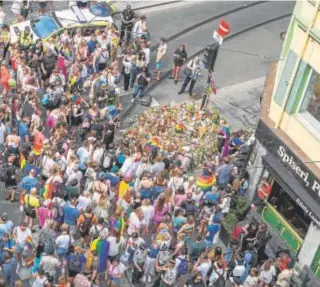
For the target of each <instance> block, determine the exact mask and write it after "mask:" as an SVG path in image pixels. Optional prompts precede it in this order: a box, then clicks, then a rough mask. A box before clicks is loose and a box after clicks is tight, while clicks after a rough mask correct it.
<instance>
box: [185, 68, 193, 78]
mask: <svg viewBox="0 0 320 287" xmlns="http://www.w3.org/2000/svg"><path fill="white" fill-rule="evenodd" d="M191 72H192V71H191V70H190V69H189V68H188V67H186V68H184V70H183V74H184V75H185V76H186V77H190V76H191Z"/></svg>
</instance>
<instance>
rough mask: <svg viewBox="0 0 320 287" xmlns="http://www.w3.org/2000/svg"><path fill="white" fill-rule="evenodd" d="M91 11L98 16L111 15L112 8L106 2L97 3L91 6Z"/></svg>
mask: <svg viewBox="0 0 320 287" xmlns="http://www.w3.org/2000/svg"><path fill="white" fill-rule="evenodd" d="M89 11H90V12H91V13H92V14H93V15H95V16H98V17H109V16H110V15H111V14H112V10H111V8H110V6H109V5H107V4H106V3H96V4H92V5H90V6H89Z"/></svg>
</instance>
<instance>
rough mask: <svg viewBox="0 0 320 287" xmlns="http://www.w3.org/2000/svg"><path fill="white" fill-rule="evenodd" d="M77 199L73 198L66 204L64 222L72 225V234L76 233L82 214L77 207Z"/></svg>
mask: <svg viewBox="0 0 320 287" xmlns="http://www.w3.org/2000/svg"><path fill="white" fill-rule="evenodd" d="M76 205H77V199H76V198H71V200H70V203H67V204H66V205H65V206H64V223H65V224H68V225H69V227H70V234H71V235H74V234H75V232H76V229H77V221H78V218H79V216H80V211H79V209H78V208H76Z"/></svg>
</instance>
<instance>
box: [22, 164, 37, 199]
mask: <svg viewBox="0 0 320 287" xmlns="http://www.w3.org/2000/svg"><path fill="white" fill-rule="evenodd" d="M19 186H20V187H21V188H22V189H24V190H25V191H26V194H29V193H30V190H31V188H38V187H39V180H38V178H37V177H36V171H35V170H34V169H31V170H30V172H29V175H27V176H25V177H24V178H23V179H22V180H21V182H20V184H19Z"/></svg>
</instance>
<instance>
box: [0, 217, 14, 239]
mask: <svg viewBox="0 0 320 287" xmlns="http://www.w3.org/2000/svg"><path fill="white" fill-rule="evenodd" d="M13 227H14V226H13V222H12V221H11V220H8V214H7V213H6V212H3V213H2V214H1V218H0V240H2V237H3V236H4V235H5V234H11V232H12V230H13Z"/></svg>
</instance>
